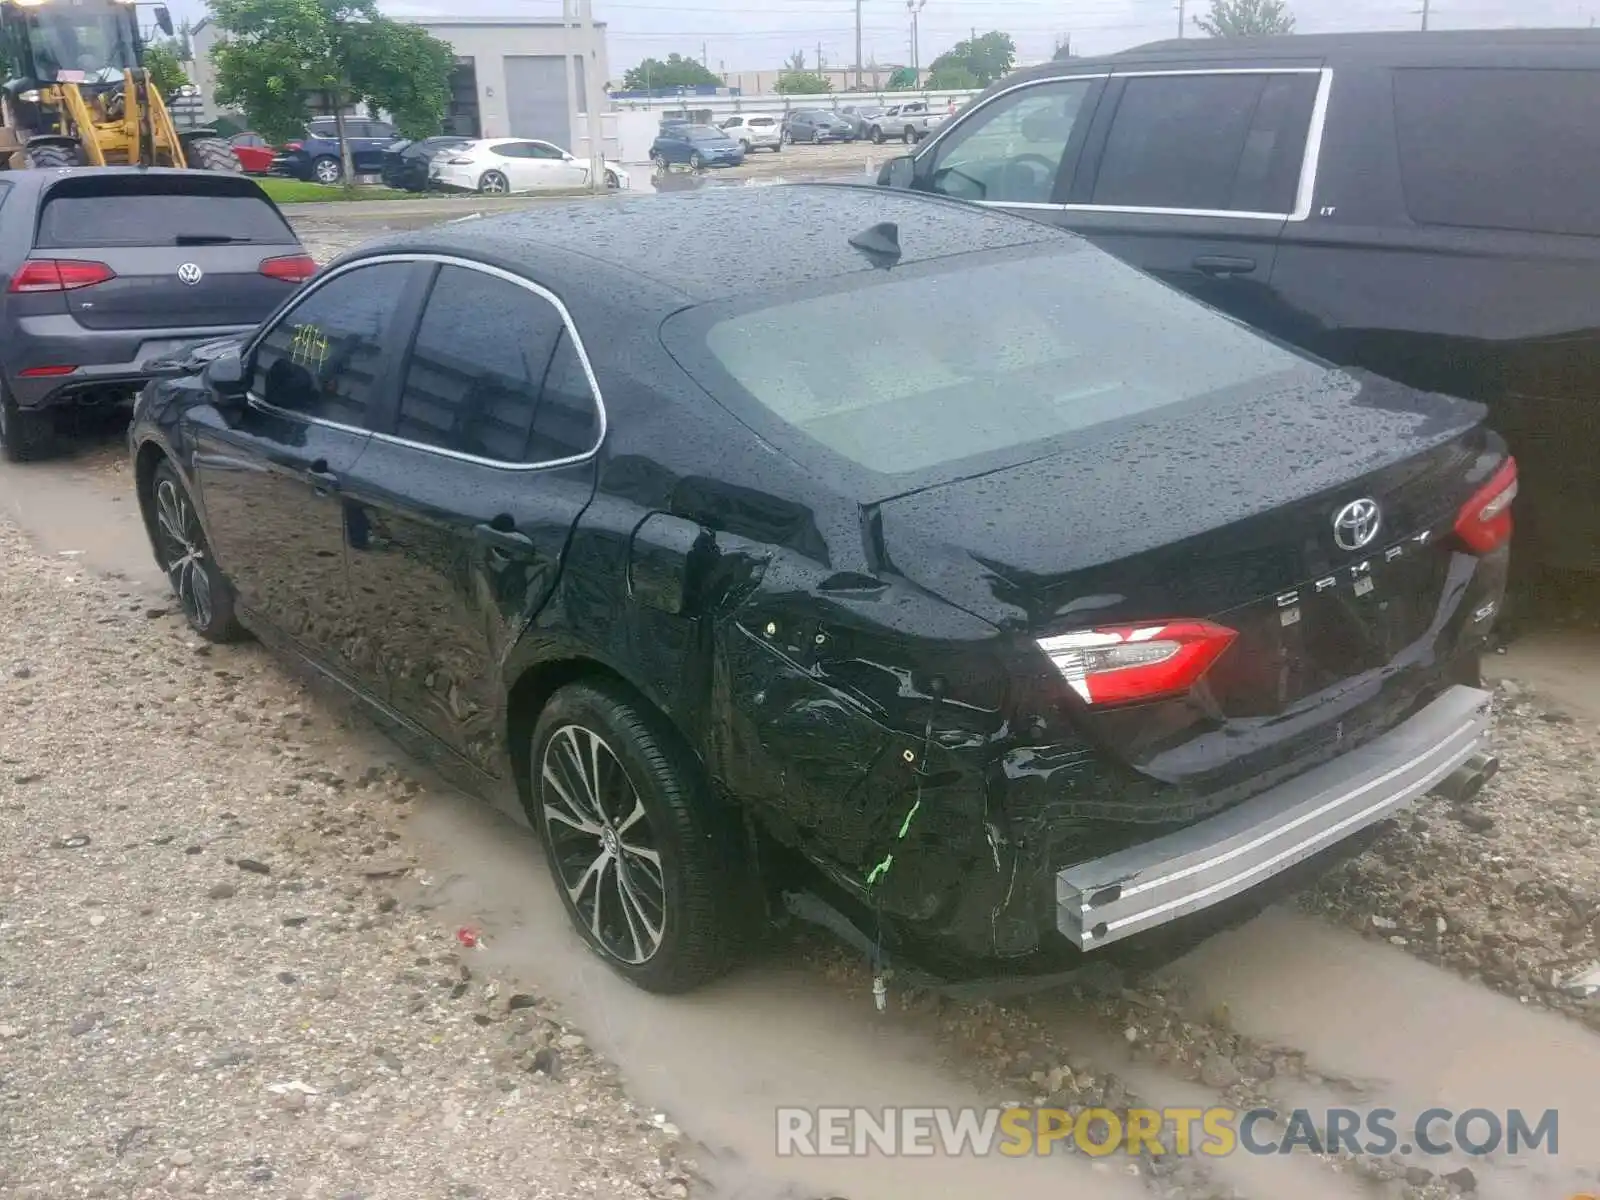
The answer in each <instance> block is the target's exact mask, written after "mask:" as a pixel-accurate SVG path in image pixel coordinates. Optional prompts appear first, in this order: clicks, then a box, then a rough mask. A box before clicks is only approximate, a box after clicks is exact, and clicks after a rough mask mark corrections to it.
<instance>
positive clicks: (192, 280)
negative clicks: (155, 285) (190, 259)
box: [178, 263, 205, 287]
mask: <svg viewBox="0 0 1600 1200" xmlns="http://www.w3.org/2000/svg"><path fill="white" fill-rule="evenodd" d="M204 274H205V272H204V271H202V270H201V269H200V267H199V266H198V264H196V263H184V264H183V266H181V267H179V268H178V282H180V283H187V284H188V285H189V286H190V287H193V286H194V285H195V284H197V283H199V282H200V278H201V276H202V275H204Z"/></svg>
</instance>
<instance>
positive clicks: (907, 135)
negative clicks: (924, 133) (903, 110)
mask: <svg viewBox="0 0 1600 1200" xmlns="http://www.w3.org/2000/svg"><path fill="white" fill-rule="evenodd" d="M901 138H902V140H903V141H904V142H905V144H906V145H908V146H915V145H916V144H917V131H916V130H915V129H913V128H911V126H909V125H907V126H906V128H905V132H904V133H903V134H901Z"/></svg>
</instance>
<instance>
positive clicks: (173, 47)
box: [144, 39, 189, 96]
mask: <svg viewBox="0 0 1600 1200" xmlns="http://www.w3.org/2000/svg"><path fill="white" fill-rule="evenodd" d="M144 65H145V69H146V70H147V71H149V72H150V82H151V83H153V84H155V85H156V90H157V91H158V92H160V93H161V94H162V95H163V96H170V95H172V93H173V92H175V91H177V90H178V89H179V88H181V87H182V86H183V85H184V84H186V83H188V82H189V74H188V72H187V71H185V70H184V69H183V61H182V58H181V57H180V53H179V44H178V42H177V41H176V40H170V41H169V40H166V39H162V40H161V41H156V42H151V43H150V44H149V45H148V46H146V47H145V48H144Z"/></svg>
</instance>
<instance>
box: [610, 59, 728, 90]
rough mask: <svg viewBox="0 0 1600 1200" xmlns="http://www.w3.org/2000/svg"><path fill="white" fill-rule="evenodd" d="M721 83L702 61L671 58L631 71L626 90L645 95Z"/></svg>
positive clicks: (625, 81)
mask: <svg viewBox="0 0 1600 1200" xmlns="http://www.w3.org/2000/svg"><path fill="white" fill-rule="evenodd" d="M721 82H722V80H721V79H719V78H717V76H716V75H714V74H712V72H711V71H710V70H709V69H708V68H707V67H706V65H705V64H704V63H703V62H701V61H700V60H699V59H698V58H685V57H684V56H683V55H681V54H669V55H667V57H666V61H665V62H663V61H662V60H661V59H659V58H647V59H645V60H644V61H643V62H642V63H640V64H639V65H638V66H637V67H630V68H629V69H628V73H627V74H626V75H624V76H623V77H622V88H623V90H624V91H627V92H644V91H650V90H652V89H654V88H672V87H697V86H699V85H701V84H719V83H721Z"/></svg>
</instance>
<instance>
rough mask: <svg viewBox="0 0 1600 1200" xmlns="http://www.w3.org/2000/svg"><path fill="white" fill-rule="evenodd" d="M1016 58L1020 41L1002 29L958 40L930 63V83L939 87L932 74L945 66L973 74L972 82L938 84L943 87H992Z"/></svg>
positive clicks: (945, 67) (1009, 68)
mask: <svg viewBox="0 0 1600 1200" xmlns="http://www.w3.org/2000/svg"><path fill="white" fill-rule="evenodd" d="M1016 61H1017V44H1016V43H1015V42H1014V41H1012V40H1011V35H1010V34H1009V33H1001V32H1000V31H999V30H998V29H995V30H991V31H990V32H988V33H985V34H982V35H980V36H978V37H976V38H967V39H965V40H963V41H959V42H957V43H956V44H955V45H954V46H951V47H950V49H948V50H946V51H945V52H944V53H943V54H941V55H939V57H938V58H936V59H934V60H933V62H931V63H930V64H928V67H929V72H930V76H929V80H928V86H929V87H934V86H935V84H934V83H933V79H932V76H933V75H937V74H939V72H940V70H941V69H948V68H951V67H960V68H962V69H964V70H965V71H966V72H967V74H968V75H969V76H971V78H972V79H973V82H972V83H966V84H940V85H938V86H939V87H940V88H951V87H988V86H989V85H990V84H991V83H993V82H994V81H995V80H996V79H999V78H1000V77H1001V76H1002V75H1005V74H1007V73H1008V72H1009V71H1010V70H1011V65H1012V64H1013V63H1014V62H1016Z"/></svg>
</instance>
